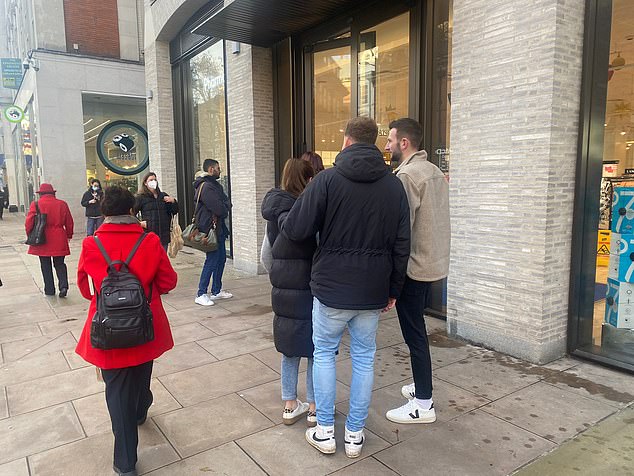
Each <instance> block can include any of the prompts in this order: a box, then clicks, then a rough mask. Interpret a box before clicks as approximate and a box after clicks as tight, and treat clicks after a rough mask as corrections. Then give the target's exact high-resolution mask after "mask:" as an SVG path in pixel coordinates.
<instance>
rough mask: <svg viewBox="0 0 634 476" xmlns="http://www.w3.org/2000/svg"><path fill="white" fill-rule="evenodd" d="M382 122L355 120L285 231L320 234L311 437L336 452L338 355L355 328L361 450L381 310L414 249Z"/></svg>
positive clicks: (349, 435)
mask: <svg viewBox="0 0 634 476" xmlns="http://www.w3.org/2000/svg"><path fill="white" fill-rule="evenodd" d="M377 132H378V129H377V125H376V123H375V122H374V121H373V120H372V119H370V118H367V117H357V118H354V119H351V120H350V121H349V122H348V125H347V126H346V132H345V137H344V144H343V150H342V151H341V153H340V154H339V155H338V156H337V158H336V160H335V167H333V168H331V169H329V170H326V171H324V172H321V173H320V174H318V175H317V176H316V177H315V179H314V180H313V181H312V182H311V183H310V184H309V185H308V187H307V188H306V190H305V191H304V193H303V194H302V195H301V196H300V197H299V199H298V200H297V202H296V203H295V205H294V206H293V208H292V209H291V211H290V213H289V214H288V216H287V218H286V221H285V222H284V224H283V225H282V233H284V234H285V235H286V236H287V237H288V238H289V239H291V240H294V241H302V240H305V239H306V238H308V237H311V236H315V234H316V233H319V246H318V248H317V252H316V253H315V256H314V258H313V268H312V274H311V283H310V285H311V289H312V292H313V296H315V299H314V302H313V343H314V345H315V353H314V365H313V381H314V384H315V400H316V403H317V423H318V425H317V427H316V428H309V429H308V430H307V432H306V440H307V441H308V442H309V443H310V444H311V445H312V446H314V447H315V448H317V449H318V450H319V451H321V452H322V453H334V452H335V450H336V445H335V438H334V410H333V409H334V402H335V381H336V374H335V352H336V351H337V348H338V347H339V342H340V340H341V336H342V334H343V332H344V330H345V328H346V327H348V330H349V332H350V336H351V339H350V342H351V355H352V384H351V388H350V411H349V413H348V418H347V420H346V432H345V438H344V441H345V450H346V454H347V455H348V456H349V457H358V456H359V455H360V453H361V447H362V445H363V441H364V436H363V428H364V426H365V420H366V418H367V416H368V408H369V405H370V399H371V396H372V383H373V379H374V353H375V351H376V330H377V326H378V320H379V313H380V312H381V310H384V311H387V310H390V309H392V308H393V307H394V305H395V303H396V299H398V297H399V295H400V292H401V288H402V287H403V283H404V281H405V273H406V269H407V260H408V257H409V250H410V224H409V206H408V202H407V196H406V194H405V190H404V188H403V185H402V184H401V182H400V180H399V179H398V178H396V176H394V175H393V174H392V173H391V171H390V169H389V168H388V166H387V165H386V164H385V161H384V160H383V154H382V153H381V151H380V150H379V149H378V148H377V147H376V146H375V145H374V143H375V141H376V137H377Z"/></svg>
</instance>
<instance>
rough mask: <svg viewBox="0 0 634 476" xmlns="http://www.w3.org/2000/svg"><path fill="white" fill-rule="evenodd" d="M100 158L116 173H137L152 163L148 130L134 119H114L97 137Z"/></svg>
mask: <svg viewBox="0 0 634 476" xmlns="http://www.w3.org/2000/svg"><path fill="white" fill-rule="evenodd" d="M97 155H98V156H99V160H101V162H102V163H103V164H104V165H105V166H106V167H107V168H108V169H110V170H112V171H113V172H114V173H116V174H119V175H136V174H138V173H139V172H141V171H142V170H144V169H145V168H146V167H147V166H148V165H149V163H150V154H149V148H148V138H147V132H145V129H143V127H141V126H140V125H139V124H136V123H135V122H132V121H114V122H111V123H110V124H108V125H107V126H106V127H104V128H103V129H102V130H101V132H100V133H99V136H98V137H97Z"/></svg>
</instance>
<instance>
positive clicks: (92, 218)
mask: <svg viewBox="0 0 634 476" xmlns="http://www.w3.org/2000/svg"><path fill="white" fill-rule="evenodd" d="M102 199H103V190H102V189H101V182H100V181H99V180H97V179H92V180H91V181H90V187H88V190H86V192H84V196H83V197H81V206H82V207H84V208H85V209H86V236H92V235H94V234H95V231H97V228H99V227H100V226H101V224H102V223H103V215H102V213H101V200H102Z"/></svg>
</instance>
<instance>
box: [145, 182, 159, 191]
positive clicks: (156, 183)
mask: <svg viewBox="0 0 634 476" xmlns="http://www.w3.org/2000/svg"><path fill="white" fill-rule="evenodd" d="M147 186H148V188H149V189H151V190H156V187H158V182H157V181H156V180H148V183H147Z"/></svg>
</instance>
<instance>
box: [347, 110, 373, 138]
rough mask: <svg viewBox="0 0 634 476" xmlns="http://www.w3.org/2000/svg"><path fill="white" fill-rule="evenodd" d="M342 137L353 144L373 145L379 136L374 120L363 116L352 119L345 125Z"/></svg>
mask: <svg viewBox="0 0 634 476" xmlns="http://www.w3.org/2000/svg"><path fill="white" fill-rule="evenodd" d="M344 135H345V136H346V137H349V138H350V139H352V140H353V142H360V143H362V144H374V143H376V138H377V136H378V135H379V128H378V126H377V125H376V122H375V121H374V119H371V118H369V117H365V116H360V117H353V118H352V119H350V120H349V121H348V124H346V132H345V133H344Z"/></svg>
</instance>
